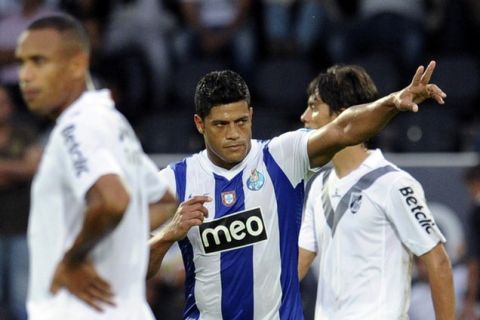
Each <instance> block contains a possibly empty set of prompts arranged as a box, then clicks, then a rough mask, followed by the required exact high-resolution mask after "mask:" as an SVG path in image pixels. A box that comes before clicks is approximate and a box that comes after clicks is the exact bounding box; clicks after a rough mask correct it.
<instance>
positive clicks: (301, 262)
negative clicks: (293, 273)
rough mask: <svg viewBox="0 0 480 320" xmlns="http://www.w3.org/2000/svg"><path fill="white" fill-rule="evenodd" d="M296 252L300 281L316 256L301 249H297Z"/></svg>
mask: <svg viewBox="0 0 480 320" xmlns="http://www.w3.org/2000/svg"><path fill="white" fill-rule="evenodd" d="M298 251H299V252H298V280H300V281H302V280H303V278H305V275H306V274H307V272H308V269H310V266H311V265H312V262H313V260H314V259H315V256H316V254H315V252H311V251H308V250H306V249H303V248H299V250H298Z"/></svg>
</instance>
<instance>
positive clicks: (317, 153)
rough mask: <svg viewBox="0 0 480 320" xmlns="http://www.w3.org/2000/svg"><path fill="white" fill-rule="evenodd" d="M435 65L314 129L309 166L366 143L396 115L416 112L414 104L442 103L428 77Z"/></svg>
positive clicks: (320, 163) (422, 69)
mask: <svg viewBox="0 0 480 320" xmlns="http://www.w3.org/2000/svg"><path fill="white" fill-rule="evenodd" d="M434 69H435V62H433V61H432V62H430V64H429V65H428V67H427V68H426V69H424V67H423V66H420V67H419V68H418V69H417V72H416V73H415V76H414V77H413V79H412V82H411V83H410V85H408V86H407V87H406V88H404V89H403V90H400V91H398V92H395V93H392V94H390V95H388V96H386V97H383V98H381V99H379V100H377V101H374V102H372V103H369V104H365V105H361V106H355V107H350V108H348V109H347V110H345V111H344V112H342V113H341V114H340V115H339V116H338V117H337V118H336V119H335V120H334V121H332V122H330V123H329V124H328V125H326V126H324V127H322V128H320V129H318V130H317V131H316V132H315V133H313V134H312V135H311V137H310V139H309V141H308V155H309V158H310V165H311V166H312V167H319V166H322V165H324V164H326V163H327V162H328V161H330V159H331V158H332V157H333V155H334V154H335V153H336V152H338V151H339V150H341V149H343V148H345V147H347V146H350V145H356V144H359V143H362V142H364V141H366V140H367V139H368V138H370V137H372V136H373V135H375V134H377V133H378V132H379V131H380V130H381V129H382V128H383V127H384V126H385V125H386V124H387V123H388V122H389V121H390V120H391V119H392V118H393V117H394V116H395V115H396V114H397V113H398V112H400V111H411V112H417V111H418V104H419V103H421V102H423V101H424V100H426V99H428V98H432V99H435V100H436V101H437V102H438V103H440V104H443V103H444V101H443V99H444V98H445V97H446V95H445V93H444V92H443V91H442V90H441V89H440V88H438V87H437V86H436V85H434V84H430V83H429V82H430V78H431V75H432V73H433V70H434Z"/></svg>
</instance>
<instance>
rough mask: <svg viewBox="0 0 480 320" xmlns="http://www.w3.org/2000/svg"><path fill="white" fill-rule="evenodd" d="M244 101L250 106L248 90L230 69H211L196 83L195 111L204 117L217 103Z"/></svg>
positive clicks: (240, 78) (243, 82) (238, 76)
mask: <svg viewBox="0 0 480 320" xmlns="http://www.w3.org/2000/svg"><path fill="white" fill-rule="evenodd" d="M239 101H245V102H246V103H247V105H248V106H250V103H251V101H250V91H249V90H248V86H247V84H246V83H245V80H243V78H242V77H241V76H240V75H239V74H238V73H236V72H234V71H231V70H222V71H212V72H210V73H208V74H206V75H205V76H204V77H203V78H202V79H200V81H199V82H198V84H197V88H196V90H195V113H196V114H197V115H199V116H200V118H202V119H204V118H205V117H206V116H208V115H209V114H210V110H211V109H212V108H213V107H215V106H219V105H223V104H228V103H233V102H239Z"/></svg>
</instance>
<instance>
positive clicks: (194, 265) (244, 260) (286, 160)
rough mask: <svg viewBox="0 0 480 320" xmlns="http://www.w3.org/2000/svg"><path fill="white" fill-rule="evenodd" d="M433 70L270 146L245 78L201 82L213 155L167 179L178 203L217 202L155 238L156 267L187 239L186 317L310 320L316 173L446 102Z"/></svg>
mask: <svg viewBox="0 0 480 320" xmlns="http://www.w3.org/2000/svg"><path fill="white" fill-rule="evenodd" d="M434 68H435V63H434V62H432V63H430V64H429V66H428V67H427V68H426V69H424V68H423V67H419V69H418V70H417V72H416V74H415V76H414V80H413V81H412V83H411V84H410V85H409V86H408V87H406V88H405V89H403V90H401V91H399V92H396V93H394V94H391V95H388V96H387V97H384V98H382V99H379V100H377V101H375V102H373V103H370V104H367V105H364V106H357V107H352V108H349V110H348V111H346V112H344V113H342V115H341V116H339V117H337V118H336V120H335V121H332V122H331V123H330V124H329V125H327V126H325V127H323V128H321V129H319V130H315V131H313V130H304V129H301V130H298V131H294V132H289V133H286V134H283V135H280V136H278V137H275V138H273V139H272V140H269V141H259V140H252V116H253V109H252V105H251V102H250V93H249V90H248V87H247V85H246V83H245V82H244V80H243V79H242V78H241V77H240V76H239V75H238V74H236V73H235V72H233V71H228V70H227V71H215V72H211V73H209V74H207V75H206V76H204V77H203V78H202V79H201V80H200V81H199V83H198V84H197V88H196V93H195V106H196V114H195V116H194V121H195V124H196V127H197V130H198V131H199V132H200V134H202V135H203V137H204V142H205V146H206V149H205V150H204V151H202V152H200V153H197V154H194V155H193V156H191V157H188V158H186V159H184V160H183V161H180V162H178V163H175V164H172V165H170V166H169V167H167V168H165V169H164V170H163V171H162V172H161V175H162V176H163V177H164V178H165V180H166V181H167V182H168V184H169V187H170V188H171V189H172V190H173V191H174V192H175V193H176V194H177V197H178V199H179V200H180V201H184V200H188V199H189V198H190V197H192V196H195V195H208V196H210V197H212V198H213V201H212V202H209V203H207V204H206V205H205V206H204V207H203V208H205V209H207V210H208V212H209V216H208V218H206V219H205V221H204V223H203V224H201V225H200V226H199V227H194V228H191V229H190V230H188V228H187V227H185V225H179V227H178V228H177V227H175V225H168V227H167V228H166V229H164V230H163V231H162V232H161V233H160V234H159V235H158V236H157V237H156V238H154V239H153V240H152V257H153V258H152V259H151V261H152V262H156V263H157V264H158V263H159V262H160V261H161V258H162V256H163V254H164V253H165V251H166V249H167V248H168V247H169V246H170V245H171V244H172V243H173V241H174V240H180V239H181V241H180V242H179V244H180V248H181V250H182V254H183V259H184V263H185V269H186V272H187V278H186V286H185V289H186V307H185V312H184V318H185V319H215V320H219V319H262V320H266V319H303V311H302V305H301V301H300V293H299V283H298V274H297V262H298V246H297V241H298V233H299V230H300V221H301V215H302V206H303V198H304V181H305V179H306V178H307V177H308V176H309V175H310V173H311V171H310V169H311V168H317V167H320V166H322V165H324V164H325V163H327V162H328V161H329V160H330V159H331V158H332V156H333V155H334V154H335V153H336V152H337V151H339V150H340V149H342V148H344V147H346V146H348V145H355V144H358V143H360V142H362V141H364V140H365V139H367V138H368V137H370V136H371V135H373V134H375V133H377V132H378V131H379V130H380V129H381V128H382V127H383V126H384V125H385V124H386V123H387V122H388V120H390V119H391V118H392V117H393V116H394V115H396V114H397V113H398V112H399V111H400V110H409V111H411V110H413V111H416V110H417V107H418V106H417V105H416V103H420V102H422V101H423V100H425V99H427V98H429V97H431V98H434V99H435V100H436V101H437V102H439V103H443V97H445V94H444V93H443V92H442V91H441V90H440V89H439V88H438V87H437V86H435V85H433V84H429V81H430V77H431V74H432V72H433V70H434ZM265 85H268V84H265ZM272 117H275V114H272ZM186 205H187V206H190V204H189V203H188V201H187V204H186ZM185 235H186V237H185ZM155 268H156V267H155V266H152V270H155Z"/></svg>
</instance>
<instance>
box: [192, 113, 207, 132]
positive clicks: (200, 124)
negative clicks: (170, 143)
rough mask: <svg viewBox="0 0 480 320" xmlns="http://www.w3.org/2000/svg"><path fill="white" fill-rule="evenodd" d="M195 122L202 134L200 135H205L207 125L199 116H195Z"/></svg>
mask: <svg viewBox="0 0 480 320" xmlns="http://www.w3.org/2000/svg"><path fill="white" fill-rule="evenodd" d="M193 121H194V122H195V126H196V127H197V130H198V132H200V134H203V133H204V132H205V125H204V124H203V120H202V118H201V117H200V116H199V115H198V114H195V115H194V116H193Z"/></svg>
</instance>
